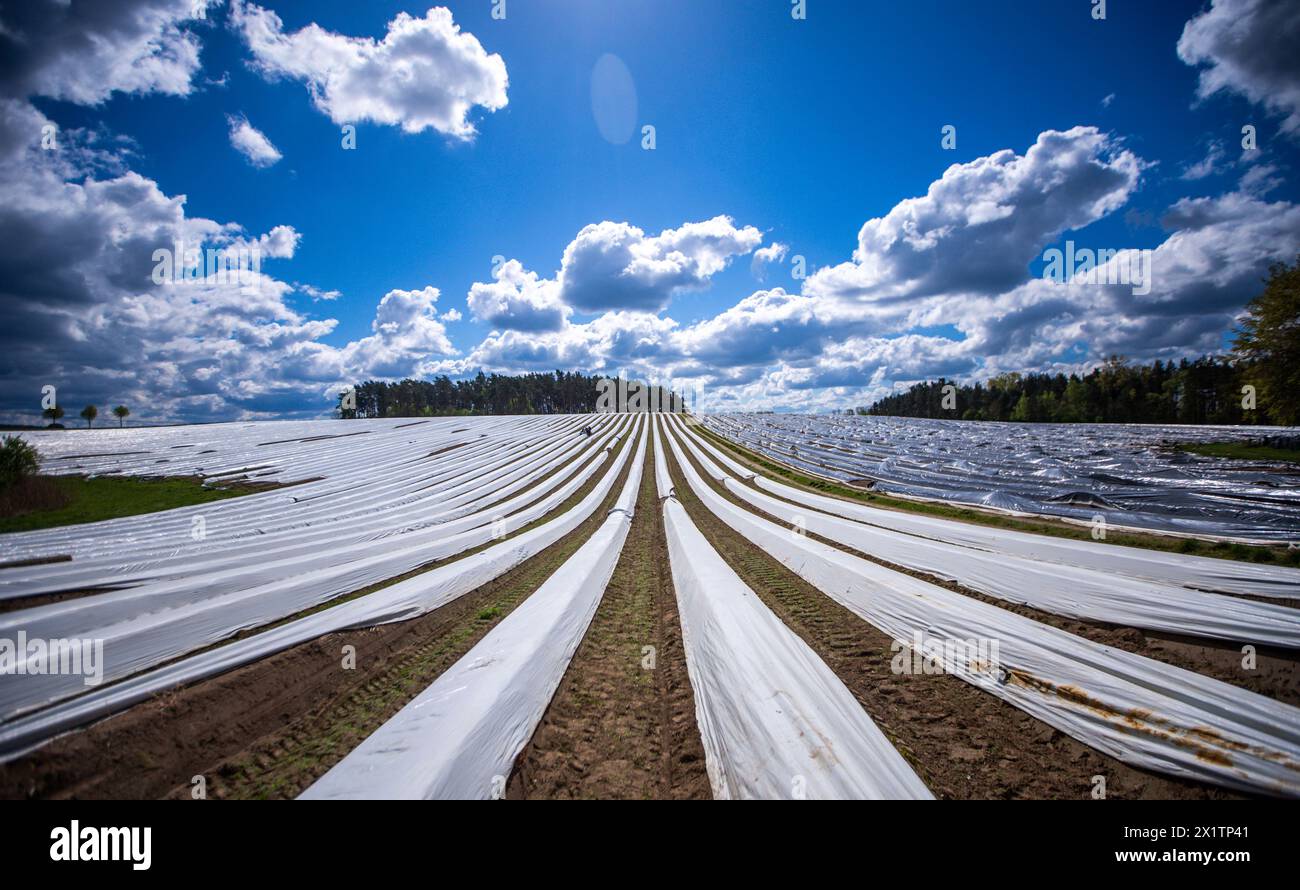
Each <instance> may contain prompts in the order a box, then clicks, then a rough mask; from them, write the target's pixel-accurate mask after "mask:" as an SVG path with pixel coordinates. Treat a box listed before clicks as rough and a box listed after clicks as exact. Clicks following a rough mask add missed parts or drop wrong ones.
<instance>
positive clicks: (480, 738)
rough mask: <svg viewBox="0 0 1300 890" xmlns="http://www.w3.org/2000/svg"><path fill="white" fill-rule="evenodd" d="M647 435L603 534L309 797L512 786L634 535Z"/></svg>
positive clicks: (489, 793)
mask: <svg viewBox="0 0 1300 890" xmlns="http://www.w3.org/2000/svg"><path fill="white" fill-rule="evenodd" d="M646 441H647V435H646V430H645V423H644V422H643V423H642V424H641V433H640V439H639V445H638V447H637V452H636V455H635V457H633V458H632V465H631V469H630V470H629V473H628V477H627V482H626V483H625V484H624V486H623V489H622V492H621V493H620V496H619V498H618V501H617V502H616V503H615V505H614V507H613V509H611V510H610V513H609V516H608V518H606V520H605V521H604V523H603V524H602V525H601V526H600V528H598V529H597V530H596V532H595V533H593V534H592V536H591V537H590V538H589V539H588V540H587V541H586V542H585V543H584V544H583V545H582V546H581V547H580V548H579V549H578V550H577V551H576V552H575V553H574V554H573V555H572V556H571V557H569V559H568V560H566V561H565V562H564V564H563V565H561V566H560V568H558V569H557V570H556V571H555V573H554V574H552V575H551V576H550V577H549V578H548V579H547V580H546V581H545V582H543V583H542V585H541V586H540V587H539V588H538V589H537V590H536V591H534V592H533V593H532V595H531V596H529V597H528V598H527V599H525V600H524V601H523V603H521V604H520V605H519V606H518V607H517V608H516V609H515V610H514V611H512V612H511V613H510V614H509V615H507V616H506V617H505V618H504V619H502V620H501V622H500V623H499V624H497V626H496V627H494V628H492V630H491V631H489V632H488V634H487V635H486V636H485V637H484V638H483V639H482V640H480V641H479V642H478V643H477V644H476V645H475V646H474V647H473V648H472V649H471V650H470V651H469V652H467V653H466V654H465V655H464V656H462V657H461V659H460V660H459V661H457V662H456V663H455V664H454V665H452V666H451V667H450V668H448V669H447V670H446V672H444V673H443V674H442V675H441V676H439V677H438V678H437V679H436V680H435V681H434V682H433V683H432V684H430V685H429V686H428V688H426V689H425V690H424V691H423V692H421V693H420V694H419V695H417V696H416V697H415V698H414V699H412V700H411V702H410V703H408V704H407V705H406V706H405V707H403V708H402V709H401V710H400V711H398V713H397V714H395V715H394V716H393V717H392V718H391V719H389V720H388V721H387V722H386V723H384V725H383V726H381V727H380V728H379V729H377V730H376V731H375V732H374V733H372V734H371V735H370V736H369V737H368V738H366V739H365V741H363V742H362V743H361V744H360V745H358V746H357V747H356V748H355V749H354V750H353V751H352V752H351V753H350V754H348V755H347V756H346V757H344V758H343V760H341V761H340V762H339V763H337V764H336V765H335V766H334V767H333V768H332V769H331V770H330V771H329V772H327V773H326V774H325V775H324V776H322V777H321V778H320V779H319V780H318V781H317V782H316V783H315V784H313V785H312V786H311V787H310V788H308V789H307V790H306V791H305V792H303V794H302V795H301V797H302V799H306V800H338V799H394V798H400V799H424V800H435V799H490V798H498V797H500V796H501V795H502V793H503V792H504V789H505V782H506V778H507V777H508V776H509V775H510V771H511V769H512V768H513V766H514V762H515V759H516V758H517V757H518V756H519V752H520V751H522V750H523V748H524V746H525V745H526V744H527V743H528V740H529V739H530V738H531V737H532V735H533V732H534V731H535V730H536V728H537V725H538V723H540V722H541V719H542V715H543V714H544V713H545V711H546V707H547V705H548V704H549V703H550V700H551V697H552V696H553V695H554V694H555V690H556V688H557V687H558V686H559V685H560V680H561V679H562V678H563V677H564V672H565V670H566V669H567V668H568V665H569V662H570V660H572V658H573V653H574V652H575V651H577V648H578V644H579V643H580V642H581V641H582V637H583V635H584V634H585V633H586V632H587V627H588V626H589V625H590V624H591V619H592V616H594V615H595V614H596V608H597V606H599V604H600V600H601V597H602V595H603V594H604V591H605V587H606V585H607V584H608V583H609V578H610V576H611V575H612V574H613V573H614V566H615V565H616V564H617V563H618V559H619V555H620V553H621V552H622V550H623V544H624V541H626V539H627V533H628V529H629V528H630V526H631V524H632V511H633V508H634V506H635V504H636V498H637V493H638V491H639V490H640V487H641V469H642V465H643V464H644V462H645V453H646Z"/></svg>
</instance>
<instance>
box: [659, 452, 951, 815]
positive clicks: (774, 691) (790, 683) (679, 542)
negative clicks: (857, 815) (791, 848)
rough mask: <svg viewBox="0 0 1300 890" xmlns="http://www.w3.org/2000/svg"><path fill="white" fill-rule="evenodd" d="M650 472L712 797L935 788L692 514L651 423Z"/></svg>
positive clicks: (877, 793)
mask: <svg viewBox="0 0 1300 890" xmlns="http://www.w3.org/2000/svg"><path fill="white" fill-rule="evenodd" d="M655 478H656V480H657V483H658V487H659V495H660V497H661V498H664V504H663V511H664V531H665V534H666V536H667V540H668V556H669V562H670V564H671V566H672V575H673V586H674V587H675V588H676V593H677V602H678V607H679V611H680V615H681V622H682V639H683V644H684V648H685V651H686V664H687V670H688V673H689V674H690V678H691V687H692V689H693V690H694V692H695V713H696V718H697V722H698V724H699V728H700V738H701V740H702V741H703V744H704V751H705V761H706V765H707V768H708V773H709V783H710V785H711V786H712V788H713V796H714V798H715V799H719V800H722V799H781V798H791V797H796V798H810V799H841V798H845V799H868V800H881V799H899V798H907V799H929V798H931V797H932V795H931V794H930V791H929V789H927V788H926V787H925V784H924V783H923V782H922V781H921V780H920V778H919V777H918V776H917V775H916V773H915V772H913V770H912V768H911V767H910V766H908V764H907V761H906V760H904V759H903V756H902V755H901V754H899V753H898V751H897V749H895V748H894V746H893V745H892V744H890V742H889V740H888V739H887V738H885V735H884V733H882V732H881V731H880V729H879V727H877V726H876V724H875V723H874V722H873V721H872V719H871V718H870V717H869V716H868V715H867V713H866V712H865V711H864V710H863V709H862V706H861V705H860V704H859V703H858V701H857V699H855V698H854V697H853V694H852V693H851V692H849V690H848V688H847V687H845V685H844V684H843V683H842V682H841V681H840V679H839V678H838V677H836V676H835V673H834V672H833V671H832V670H831V669H830V668H829V667H827V666H826V664H825V662H823V661H822V660H821V659H820V658H819V657H818V656H817V654H816V653H815V652H814V651H813V650H812V649H811V648H810V647H809V646H808V644H807V643H805V642H804V641H803V640H802V639H800V638H799V636H798V635H797V634H795V633H794V632H793V631H792V630H790V628H788V627H786V625H785V624H783V623H782V622H781V620H780V619H779V618H777V617H776V616H775V615H773V614H772V612H771V610H770V609H768V608H767V606H766V605H765V604H764V603H763V601H762V600H760V599H759V598H758V596H757V595H756V594H755V593H754V591H752V590H750V589H749V587H747V586H746V585H745V583H744V582H743V581H742V580H741V579H740V577H739V576H737V575H736V573H735V572H733V571H732V570H731V568H730V567H729V566H728V565H727V564H726V562H724V561H723V560H722V558H721V557H720V556H718V554H717V552H716V551H715V550H714V549H713V547H712V546H711V545H710V544H709V542H708V541H707V540H706V539H705V537H704V535H702V534H701V533H700V531H699V530H698V529H697V528H696V527H695V525H694V524H693V523H692V522H691V520H690V518H689V517H688V516H687V514H686V510H685V509H684V508H683V507H682V505H681V504H679V503H678V502H677V500H676V498H675V497H673V496H672V486H671V483H670V482H668V481H667V480H668V479H669V476H668V472H667V467H666V464H665V463H664V452H663V444H662V441H660V440H659V438H658V430H657V427H656V447H655Z"/></svg>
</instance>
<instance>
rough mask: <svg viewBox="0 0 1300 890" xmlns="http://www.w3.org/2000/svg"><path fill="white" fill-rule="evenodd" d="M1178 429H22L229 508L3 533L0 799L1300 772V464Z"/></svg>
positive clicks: (761, 420)
mask: <svg viewBox="0 0 1300 890" xmlns="http://www.w3.org/2000/svg"><path fill="white" fill-rule="evenodd" d="M1184 432H1185V431H1184V430H1179V429H1172V428H1155V429H1149V430H1147V429H1139V428H1130V427H1105V428H1103V427H1091V426H1088V427H1074V428H1071V429H1070V430H1069V431H1068V432H1067V433H1062V432H1061V431H1060V430H1058V429H1054V428H1046V427H1040V426H1035V425H1014V426H1010V425H1001V424H979V423H967V424H961V425H957V424H947V423H945V422H942V421H909V420H896V419H881V418H862V417H823V416H818V417H813V416H797V415H715V416H704V417H702V418H697V417H695V416H694V415H690V414H663V413H655V414H645V413H642V414H638V413H623V414H594V415H593V414H582V415H531V416H491V417H445V418H428V419H385V420H348V421H341V420H333V421H272V422H256V423H224V424H212V425H202V426H176V427H160V428H134V429H121V430H119V429H104V430H90V431H85V432H80V433H76V434H67V433H59V432H31V433H24V434H23V438H24V439H25V440H26V441H28V442H30V443H31V444H32V445H34V446H35V447H36V448H37V449H38V450H39V452H40V454H41V460H42V470H43V472H44V473H45V474H52V475H53V476H55V477H59V478H62V477H67V478H68V479H86V480H90V481H94V480H99V479H113V480H119V481H126V480H138V481H139V482H141V483H142V484H143V483H144V482H146V481H148V480H155V479H158V478H160V477H161V478H164V479H173V480H182V479H183V480H186V484H187V485H201V486H202V488H203V489H204V490H211V491H213V492H216V493H219V495H220V496H215V495H214V498H213V499H203V500H200V501H197V502H191V503H188V504H187V505H186V506H180V507H175V508H172V509H165V510H155V511H153V512H141V513H136V514H135V515H121V516H118V517H116V518H112V519H107V520H101V521H94V522H81V523H76V524H63V525H57V526H52V527H48V528H38V527H33V528H31V530H26V531H14V532H11V533H7V534H3V535H0V797H6V798H27V797H75V798H94V797H110V798H122V797H144V798H168V797H170V798H193V797H197V796H204V797H209V798H306V799H356V798H479V799H494V798H496V799H499V798H506V799H525V798H534V799H536V798H636V799H642V798H676V799H680V798H714V799H722V798H733V799H739V798H764V799H770V798H779V799H790V798H795V799H798V798H809V799H816V798H854V799H883V798H889V799H897V798H1073V799H1088V798H1090V797H1091V798H1095V797H1097V796H1098V790H1099V789H1100V790H1101V792H1102V796H1106V797H1110V798H1174V799H1185V798H1227V797H1297V796H1300V651H1298V650H1300V611H1298V608H1300V568H1297V567H1296V566H1295V565H1293V564H1292V560H1291V558H1290V552H1291V551H1289V550H1288V547H1287V544H1288V542H1289V541H1290V540H1291V539H1294V538H1295V537H1296V536H1297V535H1298V534H1300V498H1298V497H1297V494H1296V486H1294V485H1293V484H1292V480H1293V479H1294V475H1293V472H1294V470H1293V468H1289V467H1288V466H1287V464H1286V463H1285V462H1284V461H1283V462H1271V461H1264V462H1253V463H1252V462H1247V463H1244V464H1235V465H1234V464H1231V463H1230V462H1229V461H1228V460H1227V459H1225V458H1220V457H1213V456H1208V455H1198V454H1193V453H1188V452H1187V451H1185V450H1180V449H1178V448H1175V447H1173V445H1172V444H1171V443H1172V442H1173V441H1198V439H1197V436H1195V435H1182V433H1184ZM1216 432H1218V433H1219V434H1220V436H1219V440H1220V441H1222V440H1223V433H1222V431H1221V430H1220V431H1216ZM1232 435H1233V434H1231V433H1230V434H1229V437H1231V436H1232ZM956 454H962V455H964V457H963V458H961V459H958V458H956V457H954V455H956ZM991 494H996V495H997V496H996V497H995V496H991ZM1062 495H1068V497H1062ZM196 500H197V499H196ZM1097 514H1100V515H1102V516H1103V517H1105V521H1104V522H1102V523H1100V524H1098V523H1097V522H1096V515H1097ZM1185 545H1190V546H1185ZM1221 547H1226V548H1229V549H1227V550H1223V549H1219V548H1221ZM1197 548H1201V549H1197ZM1231 548H1240V549H1239V550H1233V549H1231ZM1243 553H1244V554H1248V555H1249V557H1248V558H1247V559H1231V558H1224V557H1225V556H1233V555H1241V554H1243Z"/></svg>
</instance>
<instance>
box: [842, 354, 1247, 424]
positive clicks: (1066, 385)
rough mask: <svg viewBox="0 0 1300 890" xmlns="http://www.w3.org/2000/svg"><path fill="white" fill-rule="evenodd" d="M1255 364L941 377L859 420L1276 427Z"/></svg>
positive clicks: (1111, 366)
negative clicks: (970, 379) (1254, 377)
mask: <svg viewBox="0 0 1300 890" xmlns="http://www.w3.org/2000/svg"><path fill="white" fill-rule="evenodd" d="M1250 379H1251V375H1250V373H1249V366H1248V365H1244V364H1242V363H1239V362H1234V361H1232V360H1231V359H1227V358H1223V357H1219V356H1205V357H1203V358H1198V359H1196V360H1195V361H1188V360H1187V359H1183V360H1182V361H1181V362H1178V363H1174V362H1161V361H1156V362H1154V363H1152V364H1150V365H1129V364H1126V363H1125V362H1124V361H1123V359H1121V358H1119V357H1112V358H1111V359H1109V360H1108V361H1107V362H1106V363H1105V364H1103V365H1102V366H1101V367H1099V368H1097V369H1096V370H1094V371H1093V372H1092V373H1090V374H1085V375H1083V376H1079V375H1077V374H1071V375H1069V376H1068V377H1067V376H1066V375H1064V374H1040V373H1030V374H1019V373H1012V374H1001V375H999V376H997V377H994V378H993V379H991V380H989V381H988V382H987V383H976V384H973V385H971V384H967V385H957V384H956V383H954V382H952V381H950V380H945V379H944V378H942V377H941V378H939V379H938V380H936V381H931V382H926V383H918V384H916V385H914V386H912V387H911V388H910V389H908V390H907V391H906V392H901V393H895V394H894V395H891V396H886V397H885V398H883V399H881V400H880V401H878V402H876V403H875V404H873V405H871V406H870V407H869V408H859V409H857V413H859V414H872V415H883V416H889V417H948V418H960V419H962V420H1013V421H1028V422H1043V423H1198V424H1207V423H1208V424H1256V423H1268V422H1270V419H1271V415H1270V414H1269V412H1268V411H1267V406H1266V405H1260V404H1258V399H1257V397H1254V396H1252V394H1251V390H1250V389H1246V390H1245V391H1244V392H1243V387H1248V386H1251V384H1250V383H1249V382H1248V381H1249V380H1250Z"/></svg>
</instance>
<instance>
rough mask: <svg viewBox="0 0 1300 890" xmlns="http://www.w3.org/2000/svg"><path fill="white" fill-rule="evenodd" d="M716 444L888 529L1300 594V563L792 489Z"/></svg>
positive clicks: (1197, 584)
mask: <svg viewBox="0 0 1300 890" xmlns="http://www.w3.org/2000/svg"><path fill="white" fill-rule="evenodd" d="M704 444H705V445H707V443H704ZM708 447H709V448H710V453H712V454H713V455H714V456H715V457H718V459H719V460H721V461H723V462H724V463H725V465H726V466H727V467H728V468H730V469H731V470H732V472H733V473H734V474H735V475H736V476H737V478H740V479H750V478H752V479H753V482H754V484H755V485H757V486H758V487H759V488H762V489H764V490H766V491H769V492H772V493H773V494H776V495H779V496H780V497H783V498H787V499H789V500H797V501H799V502H800V503H805V504H808V505H809V506H811V507H815V508H816V509H818V510H823V511H825V512H829V513H834V514H836V515H839V516H845V517H847V518H849V519H856V520H858V521H860V522H865V523H869V524H871V525H875V526H879V527H881V528H887V529H893V530H895V531H900V532H906V533H908V534H911V535H917V536H920V537H924V538H931V539H933V540H936V541H941V542H943V543H945V544H956V545H960V546H962V547H968V548H973V549H976V550H986V551H989V552H992V553H997V554H1009V555H1013V556H1018V557H1024V558H1028V559H1035V560H1039V561H1041V562H1048V563H1056V564H1061V565H1072V566H1080V567H1082V568H1087V569H1095V570H1098V571H1104V572H1108V573H1112V574H1117V575H1126V576H1128V577H1131V578H1140V579H1144V580H1150V581H1155V582H1163V583H1168V584H1176V585H1179V586H1182V587H1188V588H1192V589H1196V590H1206V591H1212V592H1221V593H1245V594H1253V595H1256V596H1266V597H1272V598H1276V599H1300V569H1293V568H1286V567H1283V566H1268V565H1258V564H1253V563H1243V562H1235V561H1232V560H1226V559H1213V558H1210V557H1205V556H1191V555H1186V554H1181V553H1166V552H1161V551H1157V550H1143V549H1141V548H1137V547H1124V546H1120V545H1116V544H1104V543H1100V542H1093V541H1080V540H1074V539H1069V538H1052V537H1047V536H1046V535H1035V534H1029V533H1026V532H1019V531H1013V530H1010V529H1003V528H992V527H988V526H980V525H973V524H970V523H966V522H957V521H953V520H950V519H942V518H939V517H935V516H925V515H922V514H917V513H905V512H902V511H898V510H882V509H880V508H878V507H871V506H868V505H866V504H854V503H851V502H848V501H844V500H840V499H838V498H830V497H826V496H824V495H817V494H812V493H810V492H806V491H803V490H802V489H798V488H792V487H791V486H789V485H784V484H782V483H781V482H778V481H776V480H773V479H769V478H767V477H764V476H761V475H757V474H755V473H753V472H752V471H750V470H748V469H746V468H745V467H744V466H742V465H740V464H738V463H736V462H735V461H733V460H732V459H731V458H729V457H727V456H726V455H723V454H722V453H721V452H719V451H717V450H716V449H713V448H712V446H708Z"/></svg>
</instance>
